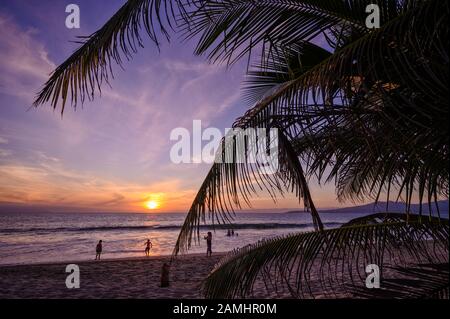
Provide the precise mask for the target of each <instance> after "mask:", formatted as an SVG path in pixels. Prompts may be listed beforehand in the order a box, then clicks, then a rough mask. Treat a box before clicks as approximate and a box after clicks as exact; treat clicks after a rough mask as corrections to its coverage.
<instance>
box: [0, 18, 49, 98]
mask: <svg viewBox="0 0 450 319" xmlns="http://www.w3.org/2000/svg"><path fill="white" fill-rule="evenodd" d="M36 35H37V31H36V30H35V29H27V30H22V29H21V28H20V27H19V26H18V25H17V24H16V23H15V22H14V20H13V19H12V18H11V17H9V16H6V15H4V14H0V39H1V41H0V74H2V76H1V77H0V93H3V94H10V95H15V96H18V97H21V98H24V99H26V100H27V101H31V99H32V95H30V93H31V92H35V91H36V89H37V88H38V87H39V85H40V84H42V83H43V81H45V80H46V78H47V77H48V75H49V73H50V72H51V71H52V70H53V69H54V68H55V64H54V63H53V62H52V61H50V60H49V58H48V52H47V51H46V50H45V48H44V46H43V45H42V44H41V43H40V42H38V41H36V40H35V39H34V38H35V37H36Z"/></svg>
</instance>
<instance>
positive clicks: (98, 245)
mask: <svg viewBox="0 0 450 319" xmlns="http://www.w3.org/2000/svg"><path fill="white" fill-rule="evenodd" d="M102 250H103V247H102V241H101V240H100V241H99V242H98V244H97V247H96V248H95V252H96V254H95V260H100V255H101V254H102Z"/></svg>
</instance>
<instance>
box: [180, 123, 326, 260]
mask: <svg viewBox="0 0 450 319" xmlns="http://www.w3.org/2000/svg"><path fill="white" fill-rule="evenodd" d="M243 134H245V131H240V133H238V134H237V135H236V136H235V138H234V139H232V140H231V139H230V140H228V141H227V142H226V143H225V142H224V144H223V145H224V146H223V147H222V148H221V150H219V152H218V154H217V158H218V159H217V160H216V163H214V165H213V166H212V168H211V170H210V171H209V173H208V175H207V176H206V178H205V180H204V182H203V184H202V186H201V187H200V190H199V191H198V193H197V195H196V197H195V199H194V201H193V203H192V205H191V208H190V209H189V212H188V214H187V216H186V219H185V222H184V224H183V226H182V228H181V231H180V234H179V236H178V240H177V243H176V245H175V249H174V256H176V255H178V254H179V253H180V252H184V251H186V250H188V249H189V248H190V247H191V245H192V242H193V241H197V240H199V239H200V225H201V224H202V223H206V222H210V223H211V224H212V225H213V226H214V224H231V223H232V222H233V220H234V217H235V210H236V209H240V208H241V207H242V206H241V204H242V203H245V204H247V205H248V206H250V207H251V197H252V196H254V195H257V194H258V192H263V191H265V192H267V193H268V194H270V196H271V197H272V198H273V200H276V198H277V193H279V194H281V196H283V195H284V193H285V192H291V193H294V194H295V195H296V197H297V198H298V199H299V201H300V200H303V201H304V205H305V208H306V209H307V210H309V211H310V212H311V215H312V219H313V223H314V225H315V226H316V228H317V229H319V230H321V229H323V224H322V222H321V220H320V217H319V214H318V212H317V210H316V208H315V206H314V203H313V200H312V198H311V194H310V192H309V188H308V183H307V181H306V179H305V176H304V174H303V170H302V167H301V165H300V163H299V162H298V157H297V155H296V153H294V152H293V149H292V147H291V145H290V143H289V142H288V140H287V138H286V137H285V136H284V134H283V132H282V131H278V137H276V138H277V139H278V147H277V154H275V156H276V158H275V159H274V158H272V159H273V160H276V161H277V162H278V163H279V164H278V167H277V170H276V172H268V171H267V167H266V165H267V163H265V162H263V161H261V160H256V161H255V162H251V161H249V156H250V155H249V152H248V147H250V146H248V144H247V146H244V147H245V151H242V150H243V148H242V147H243V146H242V143H247V142H246V141H245V140H244V136H243ZM259 151H261V150H259ZM263 151H265V150H263ZM239 153H241V154H239ZM242 153H245V154H243V155H242ZM226 154H232V155H231V156H232V158H231V159H229V161H226V159H225V158H224V157H225V156H229V155H226ZM238 156H243V157H244V161H238V158H237V157H238Z"/></svg>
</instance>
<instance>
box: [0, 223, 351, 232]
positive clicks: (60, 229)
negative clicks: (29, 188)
mask: <svg viewBox="0 0 450 319" xmlns="http://www.w3.org/2000/svg"><path fill="white" fill-rule="evenodd" d="M342 224H343V223H339V222H329V223H324V225H325V226H326V227H337V226H339V225H342ZM313 227H314V225H313V224H312V223H300V224H298V223H295V224H294V223H246V224H233V225H225V224H218V225H200V229H204V230H213V229H225V230H227V229H234V230H239V229H288V228H302V229H305V228H313ZM180 228H181V225H140V226H98V227H57V228H9V229H0V234H1V233H3V234H13V233H14V234H15V233H55V232H107V231H145V230H148V231H157V230H159V231H164V230H168V231H169V230H180Z"/></svg>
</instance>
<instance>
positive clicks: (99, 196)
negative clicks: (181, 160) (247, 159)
mask: <svg viewBox="0 0 450 319" xmlns="http://www.w3.org/2000/svg"><path fill="white" fill-rule="evenodd" d="M70 3H76V4H78V5H79V6H80V9H81V29H72V30H70V29H67V28H66V27H65V19H66V16H67V14H66V13H65V7H66V5H68V4H70ZM123 3H124V1H121V0H97V1H85V0H83V1H81V0H77V1H57V0H53V1H44V0H41V1H35V0H28V1H25V0H4V1H2V2H1V3H0V74H1V76H0V107H1V108H0V112H1V116H0V203H3V204H4V203H21V204H27V205H34V206H46V207H47V206H50V207H58V208H62V207H64V209H67V207H69V209H70V208H80V209H86V210H105V211H143V210H144V209H145V208H144V205H143V203H145V202H146V201H147V200H149V199H155V200H157V201H159V202H160V204H161V207H160V210H161V211H186V210H187V209H188V208H189V206H190V204H191V201H192V199H193V198H194V196H195V193H196V192H197V190H198V188H199V186H200V185H201V183H202V181H203V178H204V177H205V175H206V173H207V171H208V169H209V167H210V165H209V164H182V165H177V164H173V163H171V161H170V158H169V150H170V148H171V147H172V145H173V143H174V142H171V141H170V140H169V135H170V131H171V130H172V129H174V128H176V127H185V128H187V129H189V130H192V121H193V120H202V122H203V127H204V128H205V127H208V126H213V127H217V128H219V129H221V130H222V131H223V130H224V129H225V128H226V127H230V126H231V124H232V122H233V120H234V119H235V118H236V117H238V116H240V115H242V114H243V113H244V112H245V110H246V109H247V108H248V105H246V104H245V103H242V102H241V101H240V90H239V88H240V82H241V80H242V79H243V75H244V71H245V62H246V61H242V63H240V64H238V65H236V66H234V67H233V68H232V69H229V70H226V69H225V68H224V67H220V66H217V65H210V64H208V63H207V62H206V59H205V58H204V57H195V56H194V55H193V46H194V43H193V42H187V43H186V42H184V43H182V41H180V40H179V36H178V35H174V36H173V38H172V41H171V44H169V43H163V46H162V48H161V52H158V50H157V49H156V48H155V46H154V45H153V44H152V43H151V41H150V40H149V39H148V38H147V37H145V36H144V39H145V40H146V41H145V44H146V46H145V48H144V49H142V50H140V51H139V52H138V54H137V55H135V56H134V58H133V60H132V61H130V62H125V64H124V67H125V71H122V70H121V69H119V68H116V71H115V80H114V81H113V82H112V89H109V88H108V87H104V88H103V93H102V97H101V98H100V97H97V98H96V99H95V101H93V102H85V104H84V106H83V107H81V105H80V107H79V108H77V110H76V111H74V110H73V109H69V108H67V109H66V111H65V113H64V116H63V117H62V118H61V115H60V112H59V110H56V111H53V110H52V109H51V107H50V106H49V105H46V106H42V107H40V108H38V109H29V108H30V105H31V103H32V101H33V98H34V96H35V94H36V92H38V91H39V89H40V88H41V87H42V85H43V83H44V82H45V81H46V79H47V78H48V75H49V73H50V72H51V71H52V70H53V68H54V67H55V66H56V65H58V64H59V63H61V62H63V61H64V60H65V58H67V57H68V56H69V55H70V54H71V52H73V50H75V49H76V48H77V44H75V43H71V42H70V41H73V40H76V38H75V37H76V36H78V35H88V34H91V33H92V32H94V31H95V30H96V29H98V28H99V27H100V26H101V25H102V24H103V23H104V22H105V21H106V20H107V19H108V18H109V17H110V16H111V15H112V14H113V13H114V12H115V10H117V9H118V8H119V7H120V6H121V5H122V4H123ZM311 187H312V194H313V198H314V199H315V201H316V205H317V206H318V207H322V208H324V207H336V206H340V205H339V204H338V203H337V201H336V199H335V195H334V190H333V187H332V185H327V186H326V187H322V188H319V187H317V185H315V183H313V185H312V186H311ZM254 204H255V205H254V208H269V207H278V208H299V205H298V202H297V200H295V199H293V198H286V199H280V202H279V203H278V204H277V205H275V204H273V202H272V201H271V200H269V199H268V198H266V197H265V196H264V194H263V195H262V197H261V198H259V199H257V200H255V202H254ZM348 204H350V203H348Z"/></svg>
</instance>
